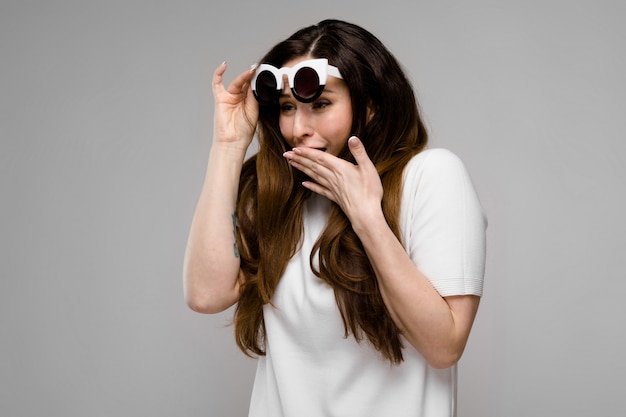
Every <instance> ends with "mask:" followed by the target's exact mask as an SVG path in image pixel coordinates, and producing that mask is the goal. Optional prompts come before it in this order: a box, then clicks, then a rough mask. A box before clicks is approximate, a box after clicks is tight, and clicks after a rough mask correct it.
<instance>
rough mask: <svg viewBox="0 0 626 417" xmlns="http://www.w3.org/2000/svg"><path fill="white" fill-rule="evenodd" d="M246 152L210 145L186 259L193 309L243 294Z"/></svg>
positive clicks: (217, 307) (210, 309)
mask: <svg viewBox="0 0 626 417" xmlns="http://www.w3.org/2000/svg"><path fill="white" fill-rule="evenodd" d="M244 157H245V149H241V148H238V147H236V146H233V145H232V144H224V143H215V144H214V145H213V146H212V148H211V152H210V155H209V162H208V165H207V171H206V177H205V181H204V185H203V187H202V191H201V193H200V197H199V199H198V203H197V206H196V210H195V213H194V216H193V220H192V223H191V229H190V232H189V238H188V242H187V249H186V252H185V260H184V271H183V276H184V277H183V279H184V293H185V300H186V302H187V304H188V305H189V307H191V308H192V309H193V310H195V311H199V312H203V313H216V312H219V311H222V310H224V309H226V308H228V307H230V306H231V305H233V304H234V303H235V302H236V301H237V299H238V297H239V292H238V276H239V270H240V262H239V255H238V253H237V251H236V246H235V235H234V213H235V205H236V200H237V190H238V187H239V176H240V174H241V167H242V164H243V159H244Z"/></svg>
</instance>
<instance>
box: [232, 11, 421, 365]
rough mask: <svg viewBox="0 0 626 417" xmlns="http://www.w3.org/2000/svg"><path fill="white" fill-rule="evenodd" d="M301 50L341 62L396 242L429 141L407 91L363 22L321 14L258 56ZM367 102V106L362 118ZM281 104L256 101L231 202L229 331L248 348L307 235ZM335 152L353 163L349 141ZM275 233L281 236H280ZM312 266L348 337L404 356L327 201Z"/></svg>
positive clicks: (349, 234)
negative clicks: (408, 173) (233, 278)
mask: <svg viewBox="0 0 626 417" xmlns="http://www.w3.org/2000/svg"><path fill="white" fill-rule="evenodd" d="M302 56H311V57H317V58H328V60H329V62H330V63H331V64H332V65H334V66H336V67H338V68H339V70H340V71H341V73H342V75H343V78H344V81H345V82H346V84H347V86H348V88H349V91H350V98H351V102H352V111H353V124H352V132H353V134H355V135H356V136H358V137H359V138H360V139H361V140H362V141H363V143H364V145H365V147H366V150H367V153H368V155H369V157H370V158H371V160H372V161H373V162H374V164H375V166H376V168H377V170H378V173H379V175H380V178H381V181H382V184H383V189H384V194H383V201H382V208H383V212H384V215H385V218H386V220H387V223H388V224H389V227H390V228H391V230H392V231H393V232H394V234H395V235H396V237H397V238H398V239H400V240H401V235H400V228H399V220H398V218H399V211H400V200H401V194H402V173H403V170H404V167H405V166H406V164H407V163H408V161H409V160H410V159H411V158H412V157H413V156H414V155H415V154H417V153H418V152H420V151H421V150H422V149H423V148H424V146H425V145H426V142H427V133H426V129H425V127H424V124H423V122H422V120H421V119H420V116H419V110H418V106H417V102H416V100H415V95H414V93H413V88H412V86H411V84H410V82H409V81H408V79H407V78H406V76H405V74H404V73H403V71H402V69H401V67H400V65H399V64H398V62H397V61H396V59H395V58H394V57H393V55H392V54H391V53H390V52H389V51H388V50H387V48H385V46H384V45H383V44H382V43H381V42H380V41H379V40H378V39H377V38H376V37H375V36H374V35H372V34H371V33H370V32H368V31H366V30H365V29H363V28H361V27H359V26H356V25H353V24H350V23H347V22H343V21H338V20H325V21H322V22H320V23H319V24H317V25H313V26H309V27H306V28H304V29H301V30H299V31H298V32H296V33H294V34H293V35H292V36H291V37H289V38H288V39H286V40H285V41H283V42H280V43H279V44H278V45H276V46H275V47H274V48H272V49H271V50H270V51H269V52H268V53H267V54H266V55H265V57H263V58H262V60H261V61H260V62H264V63H270V64H272V65H274V66H276V67H281V66H282V65H283V64H284V63H285V62H287V61H289V60H291V59H294V58H297V57H302ZM368 108H369V109H370V110H372V111H373V115H372V117H371V118H370V119H369V120H368V117H367V114H368ZM278 118H279V110H278V106H273V107H272V106H270V107H261V108H260V114H259V123H258V137H259V151H258V153H257V154H255V155H254V156H252V157H251V158H250V159H248V160H247V161H246V162H245V164H244V167H243V170H242V173H241V179H240V185H239V198H238V202H237V213H236V214H237V219H238V232H237V244H238V246H239V252H240V254H241V270H242V272H243V279H242V282H241V294H240V299H239V302H238V304H237V307H236V310H235V318H234V323H235V337H236V341H237V344H238V346H239V347H240V348H241V349H242V350H243V351H244V353H246V354H249V355H250V354H257V355H264V354H265V325H264V321H263V306H264V305H265V304H268V303H271V299H272V295H273V294H274V290H275V289H276V286H277V284H278V281H279V280H280V277H281V276H282V274H283V272H284V271H285V268H286V266H287V263H288V262H289V260H290V259H291V258H292V256H293V255H294V254H295V253H296V252H297V251H298V249H299V243H300V240H301V237H302V233H303V215H302V209H303V205H304V203H305V201H306V198H307V197H308V196H309V195H310V192H309V191H307V190H306V189H305V188H304V187H302V186H301V185H300V184H301V182H302V180H303V178H302V176H303V174H301V173H300V172H299V171H297V170H294V169H292V168H291V167H290V165H289V164H288V163H287V162H286V160H285V158H284V157H283V156H282V154H283V153H284V152H285V151H286V150H287V149H288V145H287V143H286V142H285V140H284V138H283V137H282V135H281V132H280V128H279V125H278ZM339 157H341V158H344V159H346V160H348V161H352V162H354V158H353V157H352V155H351V154H350V151H349V150H348V148H347V146H346V147H344V149H343V151H342V152H341V153H340V154H339ZM277 237H280V238H277ZM310 256H311V267H312V268H313V265H314V262H313V260H314V258H315V257H318V260H319V269H318V270H316V269H315V268H313V271H314V273H315V274H316V275H317V276H318V277H319V278H321V279H323V280H324V281H326V282H327V283H328V284H329V285H331V286H332V287H333V289H334V292H335V299H336V302H337V306H338V308H339V311H340V313H341V317H342V319H343V323H344V328H345V335H346V337H347V336H348V335H349V334H352V335H353V336H354V337H355V338H356V340H357V341H361V340H362V339H363V338H364V337H366V338H367V339H368V340H369V342H370V343H371V344H372V345H373V346H374V348H376V349H377V350H378V351H380V353H381V354H382V355H383V356H384V357H385V358H386V359H388V360H389V361H391V362H392V363H399V362H401V361H402V359H403V357H402V343H401V340H400V337H399V336H400V332H399V329H398V327H397V326H396V324H395V323H394V321H393V320H392V318H391V316H390V315H389V312H388V311H387V308H386V306H385V303H384V302H383V299H382V296H381V294H380V290H379V288H378V281H377V279H376V276H375V274H374V271H373V269H372V266H371V264H370V262H369V259H368V257H367V256H366V254H365V251H364V249H363V246H362V244H361V242H360V240H359V238H358V237H357V235H356V234H355V233H354V231H353V230H352V226H351V224H350V221H349V220H348V218H347V217H346V215H345V214H344V213H343V211H342V210H341V209H340V208H339V206H338V205H336V204H332V205H331V209H330V213H329V217H328V221H327V224H326V227H325V229H324V231H323V232H322V234H321V235H320V236H319V238H318V240H317V242H316V244H315V245H314V249H313V251H312V253H311V255H310Z"/></svg>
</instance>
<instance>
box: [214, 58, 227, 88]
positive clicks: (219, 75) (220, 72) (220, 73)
mask: <svg viewBox="0 0 626 417" xmlns="http://www.w3.org/2000/svg"><path fill="white" fill-rule="evenodd" d="M225 72H226V61H224V62H222V63H221V64H220V65H219V66H218V67H217V68H216V69H215V71H213V91H215V92H217V91H218V90H223V89H224V85H223V84H222V81H223V77H224V73H225Z"/></svg>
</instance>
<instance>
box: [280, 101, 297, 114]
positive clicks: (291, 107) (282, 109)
mask: <svg viewBox="0 0 626 417" xmlns="http://www.w3.org/2000/svg"><path fill="white" fill-rule="evenodd" d="M295 108H296V106H294V105H293V104H291V103H289V102H284V103H280V112H281V113H287V112H290V111H292V110H295Z"/></svg>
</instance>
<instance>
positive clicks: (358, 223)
mask: <svg viewBox="0 0 626 417" xmlns="http://www.w3.org/2000/svg"><path fill="white" fill-rule="evenodd" d="M349 218H350V223H351V224H352V229H353V230H354V232H355V233H356V234H357V236H359V238H360V239H361V240H363V239H364V238H366V237H367V236H368V235H372V236H373V238H376V236H377V233H378V232H377V231H380V230H382V228H388V227H389V225H388V224H387V219H385V215H384V213H383V210H382V207H381V206H380V205H377V206H373V207H372V208H370V209H367V210H360V211H359V214H358V215H354V216H352V217H350V216H349Z"/></svg>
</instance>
